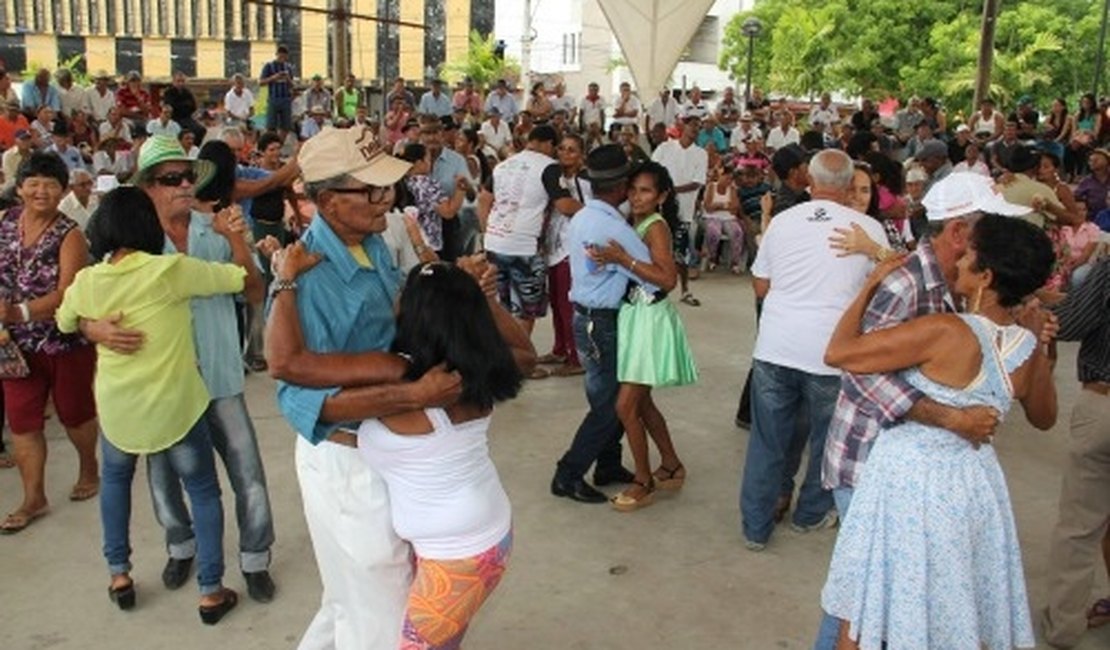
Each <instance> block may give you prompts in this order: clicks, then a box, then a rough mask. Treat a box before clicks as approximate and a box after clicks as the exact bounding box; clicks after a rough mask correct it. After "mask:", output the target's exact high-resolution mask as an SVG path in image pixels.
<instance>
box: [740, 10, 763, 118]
mask: <svg viewBox="0 0 1110 650" xmlns="http://www.w3.org/2000/svg"><path fill="white" fill-rule="evenodd" d="M761 31H763V21H761V20H760V19H758V18H756V17H755V16H752V17H750V18H748V19H747V20H745V21H744V24H742V25H740V32H741V33H743V34H744V36H747V37H748V80H747V83H745V84H744V108H745V109H748V110H750V109H751V103H752V57H753V54H754V51H755V37H756V36H759V32H761Z"/></svg>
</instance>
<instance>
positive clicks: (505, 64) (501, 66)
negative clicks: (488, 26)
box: [441, 30, 520, 88]
mask: <svg viewBox="0 0 1110 650" xmlns="http://www.w3.org/2000/svg"><path fill="white" fill-rule="evenodd" d="M496 46H497V41H496V39H495V38H494V37H493V34H490V35H489V36H488V37H486V38H483V37H482V35H481V34H479V33H478V32H477V31H475V30H472V31H471V32H470V43H469V45H468V47H467V52H466V58H464V59H461V60H456V61H448V62H447V63H445V64H444V66H443V69H442V70H441V72H442V73H443V76H444V78H445V79H446V80H447V81H449V82H451V83H455V82H458V81H460V80H461V79H462V78H463V77H470V78H471V79H473V80H474V84H475V85H476V86H478V87H480V88H481V87H488V86H489V85H490V83H492V82H494V81H496V80H498V79H518V78H519V77H520V64H519V63H517V62H516V61H514V60H513V59H512V57H508V56H506V57H505V59H504V60H501V59H499V58H497V57H496V56H495V55H494V53H493V52H494V48H495V47H496Z"/></svg>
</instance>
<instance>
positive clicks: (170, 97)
mask: <svg viewBox="0 0 1110 650" xmlns="http://www.w3.org/2000/svg"><path fill="white" fill-rule="evenodd" d="M162 102H163V103H165V104H169V105H170V106H171V107H172V108H173V121H174V122H178V123H180V122H181V121H182V120H188V119H190V118H191V117H192V116H193V113H196V112H197V98H196V97H193V93H192V91H191V90H189V89H188V88H184V87H182V88H177V87H176V86H170V87H169V88H166V89H165V90H164V91H162Z"/></svg>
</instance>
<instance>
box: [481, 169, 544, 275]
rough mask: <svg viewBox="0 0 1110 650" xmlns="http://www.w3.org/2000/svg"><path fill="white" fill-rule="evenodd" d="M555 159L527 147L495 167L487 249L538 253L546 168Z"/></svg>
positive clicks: (509, 252) (486, 240)
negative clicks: (544, 171)
mask: <svg viewBox="0 0 1110 650" xmlns="http://www.w3.org/2000/svg"><path fill="white" fill-rule="evenodd" d="M554 162H555V159H554V158H550V157H548V156H545V155H544V154H542V153H539V152H536V151H531V150H525V151H521V152H520V153H518V154H516V155H514V156H510V157H508V158H507V159H505V162H503V163H501V164H500V165H498V166H497V167H494V169H493V208H492V210H491V211H490V215H489V223H488V225H487V226H486V236H485V245H486V250H488V251H491V252H494V253H497V254H499V255H520V256H528V255H535V254H537V253H538V252H539V238H540V235H542V234H543V215H544V212H545V211H546V210H547V201H548V196H547V189H546V188H545V187H544V186H543V170H545V169H547V166H548V165H550V164H552V163H554Z"/></svg>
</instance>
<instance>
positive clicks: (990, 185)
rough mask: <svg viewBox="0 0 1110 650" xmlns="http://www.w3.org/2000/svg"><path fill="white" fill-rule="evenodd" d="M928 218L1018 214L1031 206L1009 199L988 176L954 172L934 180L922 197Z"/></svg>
mask: <svg viewBox="0 0 1110 650" xmlns="http://www.w3.org/2000/svg"><path fill="white" fill-rule="evenodd" d="M921 204H922V205H924V206H925V217H926V218H927V219H928V220H929V221H946V220H948V219H954V218H956V217H962V216H965V215H969V214H972V213H974V212H985V213H987V214H1000V215H1004V216H1007V217H1020V216H1022V215H1026V214H1029V213H1030V212H1031V210H1030V209H1029V208H1027V207H1025V206H1022V205H1016V204H1013V203H1010V202H1009V201H1007V200H1006V199H1004V198H1003V197H1002V190H1001V189H1000V188H999V187H998V186H997V185H996V184H995V182H994V181H993V180H991V179H990V178H988V177H986V176H983V175H982V174H977V173H975V172H956V173H954V174H949V175H948V176H945V177H944V178H943V179H941V180H939V181H937V182H936V183H935V184H934V185H933V187H931V188H930V189H929V192H928V193H927V194H926V195H925V198H924V199H922V201H921Z"/></svg>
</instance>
